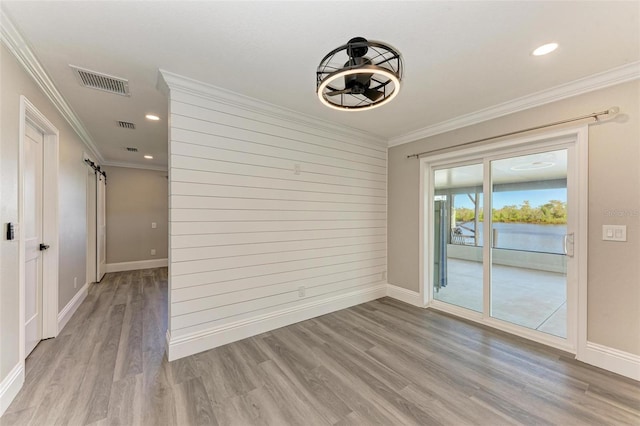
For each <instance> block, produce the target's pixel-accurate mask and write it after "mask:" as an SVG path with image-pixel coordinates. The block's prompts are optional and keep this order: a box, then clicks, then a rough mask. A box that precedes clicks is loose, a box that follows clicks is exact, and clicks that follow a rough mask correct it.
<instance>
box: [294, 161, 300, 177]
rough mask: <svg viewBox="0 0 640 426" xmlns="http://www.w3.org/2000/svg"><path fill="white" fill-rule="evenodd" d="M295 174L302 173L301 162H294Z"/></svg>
mask: <svg viewBox="0 0 640 426" xmlns="http://www.w3.org/2000/svg"><path fill="white" fill-rule="evenodd" d="M293 174H294V175H299V174H300V164H294V165H293Z"/></svg>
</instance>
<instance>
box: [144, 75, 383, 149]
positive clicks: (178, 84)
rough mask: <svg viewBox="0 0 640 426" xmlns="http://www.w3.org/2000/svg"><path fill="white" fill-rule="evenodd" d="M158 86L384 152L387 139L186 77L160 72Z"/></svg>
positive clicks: (165, 90)
mask: <svg viewBox="0 0 640 426" xmlns="http://www.w3.org/2000/svg"><path fill="white" fill-rule="evenodd" d="M157 86H158V88H159V89H160V90H161V91H163V92H165V93H168V89H169V88H170V89H171V90H179V91H182V92H185V93H188V94H190V95H194V96H198V97H201V98H207V99H213V100H214V101H216V102H219V103H222V104H227V105H232V106H235V107H238V108H242V109H245V110H248V111H251V112H255V113H259V114H262V115H266V116H269V117H272V118H275V119H278V120H285V121H289V122H293V123H296V124H299V125H302V126H305V127H310V128H314V129H317V130H321V131H325V132H330V133H333V134H336V135H341V136H346V137H349V138H357V140H359V141H362V142H367V143H370V144H371V145H374V146H377V147H381V148H386V147H387V145H388V144H387V140H386V139H384V138H380V137H378V136H375V135H373V134H371V133H368V132H366V131H363V130H358V129H355V128H353V127H348V126H343V125H339V124H335V123H332V122H329V121H324V120H321V119H319V118H317V117H313V116H310V115H307V114H303V113H300V112H298V111H294V110H290V109H288V108H283V107H280V106H277V105H274V104H271V103H268V102H264V101H261V100H259V99H255V98H251V97H248V96H244V95H241V94H239V93H236V92H232V91H230V90H226V89H223V88H221V87H217V86H214V85H212V84H208V83H204V82H201V81H198V80H194V79H191V78H188V77H184V76H182V75H179V74H174V73H172V72H170V71H166V70H163V69H160V70H159V76H158V84H157Z"/></svg>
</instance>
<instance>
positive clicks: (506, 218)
mask: <svg viewBox="0 0 640 426" xmlns="http://www.w3.org/2000/svg"><path fill="white" fill-rule="evenodd" d="M490 164H491V212H492V214H491V241H492V244H491V265H490V267H491V288H490V294H491V316H492V317H493V318H497V319H500V320H503V321H508V322H510V323H513V324H516V325H520V326H523V327H527V328H530V329H533V330H538V331H541V332H544V333H549V334H552V335H555V336H558V337H563V338H566V337H567V254H566V252H565V247H566V246H567V244H566V243H565V241H567V240H568V236H567V218H568V215H567V208H568V206H567V150H566V149H562V150H554V151H545V152H540V153H535V154H529V155H522V156H509V157H506V158H503V159H499V160H493V161H491V162H490ZM567 243H568V241H567Z"/></svg>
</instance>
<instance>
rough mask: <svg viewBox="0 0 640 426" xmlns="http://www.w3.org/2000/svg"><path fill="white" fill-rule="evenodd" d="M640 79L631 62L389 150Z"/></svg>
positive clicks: (436, 127)
mask: <svg viewBox="0 0 640 426" xmlns="http://www.w3.org/2000/svg"><path fill="white" fill-rule="evenodd" d="M639 78H640V61H636V62H631V63H629V64H626V65H623V66H621V67H617V68H613V69H610V70H608V71H604V72H601V73H598V74H593V75H590V76H588V77H584V78H581V79H578V80H574V81H572V82H569V83H565V84H561V85H559V86H555V87H552V88H550V89H547V90H543V91H540V92H536V93H533V94H531V95H527V96H523V97H521V98H517V99H514V100H511V101H507V102H504V103H501V104H498V105H494V106H492V107H489V108H484V109H481V110H479V111H475V112H472V113H469V114H465V115H461V116H459V117H455V118H452V119H450V120H445V121H441V122H440V123H436V124H433V125H431V126H427V127H423V128H422V129H418V130H414V131H412V132H409V133H405V134H404V135H400V136H397V137H394V138H391V139H389V148H391V147H393V146H398V145H403V144H406V143H409V142H414V141H417V140H419V139H423V138H427V137H429V136H434V135H439V134H441V133H446V132H450V131H452V130H456V129H460V128H462V127H467V126H470V125H472V124H477V123H482V122H484V121H488V120H492V119H494V118H498V117H502V116H505V115H509V114H513V113H514V112H518V111H523V110H526V109H530V108H534V107H537V106H541V105H544V104H548V103H551V102H556V101H559V100H562V99H566V98H570V97H573V96H577V95H581V94H583V93H588V92H593V91H594V90H598V89H604V88H605V87H609V86H614V85H616V84H620V83H625V82H627V81H632V80H637V79H639Z"/></svg>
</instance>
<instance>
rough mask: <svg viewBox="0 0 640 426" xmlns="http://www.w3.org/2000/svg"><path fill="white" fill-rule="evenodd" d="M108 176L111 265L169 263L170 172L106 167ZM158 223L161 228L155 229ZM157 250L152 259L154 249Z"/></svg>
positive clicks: (108, 251)
mask: <svg viewBox="0 0 640 426" xmlns="http://www.w3.org/2000/svg"><path fill="white" fill-rule="evenodd" d="M104 170H105V171H106V173H107V263H120V262H135V261H140V260H151V259H166V258H167V255H168V250H169V248H168V236H169V231H168V229H167V226H168V219H167V218H168V215H169V202H168V188H169V181H168V180H167V172H163V171H154V170H142V169H132V168H127V167H104ZM151 222H156V224H157V228H155V229H152V228H151ZM152 248H153V249H156V255H155V256H152V255H151V254H150V253H151V249H152Z"/></svg>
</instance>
